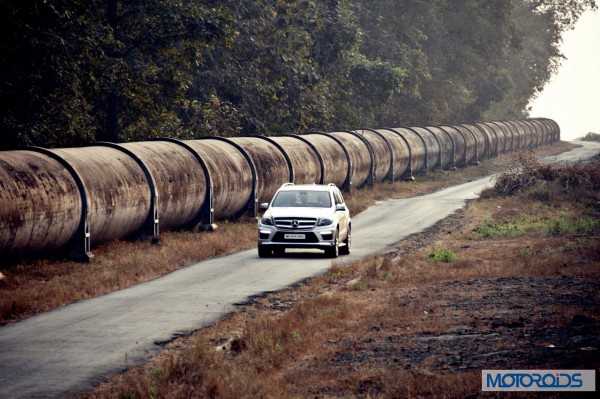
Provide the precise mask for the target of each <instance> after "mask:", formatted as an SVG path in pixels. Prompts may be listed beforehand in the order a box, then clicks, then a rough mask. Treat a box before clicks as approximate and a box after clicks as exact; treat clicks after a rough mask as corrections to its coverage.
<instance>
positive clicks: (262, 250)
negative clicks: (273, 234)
mask: <svg viewBox="0 0 600 399" xmlns="http://www.w3.org/2000/svg"><path fill="white" fill-rule="evenodd" d="M272 252H273V251H272V250H271V247H268V246H266V245H259V246H258V256H259V257H260V258H268V257H269V256H271V253H272Z"/></svg>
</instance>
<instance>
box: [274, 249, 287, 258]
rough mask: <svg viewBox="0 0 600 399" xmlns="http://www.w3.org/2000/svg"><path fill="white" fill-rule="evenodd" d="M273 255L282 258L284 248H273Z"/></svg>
mask: <svg viewBox="0 0 600 399" xmlns="http://www.w3.org/2000/svg"><path fill="white" fill-rule="evenodd" d="M273 255H275V256H283V255H285V248H282V247H275V248H273Z"/></svg>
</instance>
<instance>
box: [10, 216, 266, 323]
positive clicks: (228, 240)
mask: <svg viewBox="0 0 600 399" xmlns="http://www.w3.org/2000/svg"><path fill="white" fill-rule="evenodd" d="M161 237H162V238H161V241H160V242H159V244H157V245H154V244H151V243H150V242H148V241H115V242H110V243H107V244H104V245H102V246H99V247H98V248H95V249H94V253H95V258H94V259H93V260H92V261H91V262H90V263H77V262H73V261H62V260H46V259H42V260H37V261H32V262H29V263H21V264H18V265H13V266H11V267H10V268H8V269H5V270H3V271H2V272H3V273H4V275H5V276H6V278H5V280H4V281H2V282H0V324H6V323H7V322H10V321H14V320H18V319H22V318H24V317H29V316H31V315H34V314H37V313H40V312H44V311H47V310H49V309H52V308H55V307H58V306H61V305H64V304H66V303H69V302H73V301H78V300H82V299H86V298H91V297H95V296H99V295H102V294H105V293H108V292H111V291H116V290H119V289H123V288H127V287H130V286H132V285H135V284H139V283H141V282H144V281H149V280H152V279H155V278H157V277H160V276H162V275H165V274H167V273H170V272H171V271H173V270H176V269H178V268H180V267H183V266H186V265H189V264H191V263H194V262H198V261H201V260H203V259H208V258H211V257H215V256H220V255H224V254H228V253H232V252H236V251H240V250H243V249H249V248H252V247H253V246H255V245H256V226H255V225H254V223H222V224H220V226H219V228H218V229H217V230H216V231H214V232H210V233H194V232H165V233H163V234H162V236H161Z"/></svg>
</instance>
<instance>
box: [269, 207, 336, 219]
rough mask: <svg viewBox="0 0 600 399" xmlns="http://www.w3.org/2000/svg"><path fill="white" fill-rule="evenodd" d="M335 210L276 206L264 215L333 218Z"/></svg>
mask: <svg viewBox="0 0 600 399" xmlns="http://www.w3.org/2000/svg"><path fill="white" fill-rule="evenodd" d="M333 215H334V211H333V209H331V208H304V207H290V208H288V207H276V208H269V209H268V210H267V212H265V215H264V217H274V218H281V217H292V218H294V217H295V218H302V217H306V218H311V217H312V218H323V217H328V218H332V217H333Z"/></svg>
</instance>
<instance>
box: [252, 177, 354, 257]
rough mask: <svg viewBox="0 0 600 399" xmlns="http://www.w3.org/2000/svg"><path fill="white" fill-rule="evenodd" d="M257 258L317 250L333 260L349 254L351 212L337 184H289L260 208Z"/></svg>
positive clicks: (282, 187)
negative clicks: (310, 249) (290, 250)
mask: <svg viewBox="0 0 600 399" xmlns="http://www.w3.org/2000/svg"><path fill="white" fill-rule="evenodd" d="M260 209H261V210H264V211H265V212H264V214H263V215H262V217H261V218H260V219H259V221H258V256H260V257H267V256H271V255H272V254H273V253H275V254H276V255H281V254H283V253H284V252H285V249H286V248H318V249H323V250H325V254H326V255H327V256H329V257H331V258H337V256H338V254H342V255H346V254H349V253H350V236H351V234H350V232H351V221H350V211H349V210H348V207H347V206H346V204H345V202H344V197H343V196H342V193H341V192H340V190H339V189H338V188H337V187H336V186H335V184H333V183H330V184H327V185H321V184H298V185H295V184H293V183H286V184H284V185H283V186H281V187H280V188H279V189H278V190H277V192H276V193H275V195H274V196H273V200H272V201H271V203H270V204H269V203H264V204H261V205H260Z"/></svg>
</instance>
